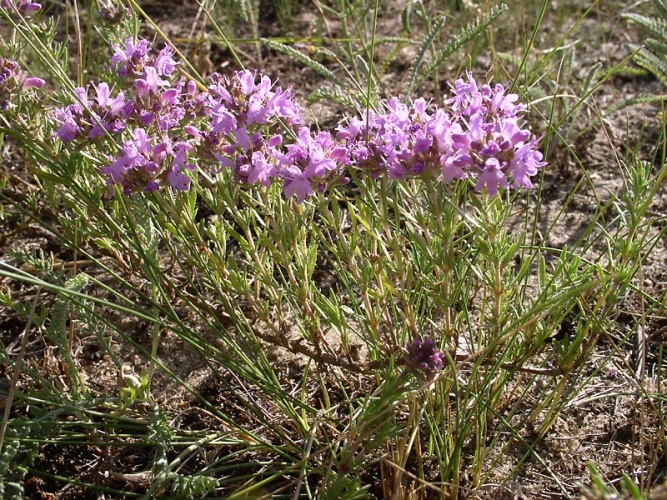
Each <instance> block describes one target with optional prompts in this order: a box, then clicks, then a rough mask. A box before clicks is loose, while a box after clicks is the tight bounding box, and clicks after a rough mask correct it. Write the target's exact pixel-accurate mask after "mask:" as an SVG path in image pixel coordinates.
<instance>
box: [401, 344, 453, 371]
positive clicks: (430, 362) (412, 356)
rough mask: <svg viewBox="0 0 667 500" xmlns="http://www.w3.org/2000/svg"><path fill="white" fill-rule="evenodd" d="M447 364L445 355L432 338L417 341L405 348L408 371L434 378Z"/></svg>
mask: <svg viewBox="0 0 667 500" xmlns="http://www.w3.org/2000/svg"><path fill="white" fill-rule="evenodd" d="M444 364H445V355H444V354H443V353H442V352H440V351H439V350H438V349H437V348H436V345H435V342H434V341H433V340H432V339H431V338H430V337H425V338H424V340H421V339H417V340H413V341H412V342H409V343H408V344H407V345H406V346H405V365H406V367H407V371H409V372H411V373H414V374H423V375H425V376H426V377H432V376H434V375H435V374H436V373H437V372H439V371H440V370H441V369H442V367H443V366H444Z"/></svg>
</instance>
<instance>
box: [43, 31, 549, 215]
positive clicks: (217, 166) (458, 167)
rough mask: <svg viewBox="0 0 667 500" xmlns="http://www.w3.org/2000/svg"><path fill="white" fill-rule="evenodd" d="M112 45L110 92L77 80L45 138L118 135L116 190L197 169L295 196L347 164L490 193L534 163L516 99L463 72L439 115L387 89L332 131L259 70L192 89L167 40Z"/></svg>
mask: <svg viewBox="0 0 667 500" xmlns="http://www.w3.org/2000/svg"><path fill="white" fill-rule="evenodd" d="M113 49H114V53H113V56H112V57H111V67H112V68H113V69H114V70H115V71H116V72H117V74H118V76H119V77H120V79H121V83H120V84H119V85H118V86H119V87H122V90H120V91H118V92H115V93H114V92H113V89H112V88H111V87H110V86H109V85H108V84H107V83H104V82H101V83H97V84H90V85H89V86H88V88H86V89H84V88H77V89H76V90H75V95H76V101H77V102H74V103H73V104H71V105H69V106H66V107H64V108H60V109H57V110H55V112H54V117H55V119H56V122H57V124H58V126H57V130H56V131H55V135H56V136H57V137H58V138H59V139H60V140H61V141H63V142H64V143H65V144H69V143H72V142H75V141H78V142H89V141H102V140H104V138H105V137H110V136H111V137H113V136H116V135H118V134H123V136H124V138H125V140H124V142H123V143H122V147H121V148H120V151H118V152H116V153H114V154H112V155H110V156H109V162H108V164H107V165H106V166H104V167H103V168H102V173H103V174H104V175H106V176H107V180H108V183H109V185H110V186H113V185H114V184H116V185H119V186H120V187H121V188H122V190H123V192H124V193H126V194H129V193H131V192H135V191H154V190H156V189H159V188H160V187H161V186H171V187H172V188H173V189H177V190H185V189H188V188H189V186H190V178H191V176H192V175H193V173H194V172H195V170H196V168H195V165H197V167H198V168H202V169H207V170H208V171H209V172H218V171H220V170H223V169H229V170H230V171H231V173H232V175H233V177H234V179H235V180H236V181H237V182H238V183H241V184H261V185H263V186H269V185H270V184H272V183H274V182H278V183H281V184H282V188H283V192H284V194H285V196H287V197H291V196H295V197H296V200H297V202H299V203H300V202H302V201H303V200H304V199H305V198H306V197H308V196H311V195H313V194H314V193H317V192H323V191H325V190H326V189H327V188H329V187H331V186H332V185H334V184H344V183H346V182H348V181H349V177H348V175H349V169H357V170H359V171H361V172H363V173H365V174H367V175H369V176H370V177H372V178H373V177H377V176H379V175H381V174H385V173H386V174H387V175H388V177H389V178H390V179H403V178H406V177H415V176H431V177H434V178H435V177H437V178H440V179H441V180H442V181H443V182H450V181H452V180H454V179H464V178H471V179H474V180H475V181H476V185H475V188H476V189H477V190H482V189H484V188H486V190H487V192H488V193H489V194H491V195H494V194H495V193H496V192H497V190H498V188H499V187H502V188H508V187H509V186H510V185H512V186H513V187H529V186H531V182H530V177H531V176H532V175H535V173H537V171H538V169H539V168H540V167H542V166H543V165H544V162H542V155H541V153H540V152H539V151H538V150H537V139H536V138H534V137H533V136H532V135H531V134H530V132H529V131H528V130H525V129H522V128H521V122H520V117H521V114H522V113H523V112H524V107H523V106H522V105H520V104H517V103H516V102H517V100H518V96H517V95H515V94H507V93H506V92H505V89H504V87H503V86H502V85H496V86H495V87H493V88H492V87H491V86H489V85H482V86H481V87H478V86H477V84H476V82H475V80H474V79H473V78H472V76H471V75H468V78H467V81H466V80H464V79H460V80H457V81H456V83H455V85H454V86H453V87H452V91H453V97H452V98H451V99H449V100H448V101H446V104H447V105H448V109H449V111H445V110H444V109H441V108H437V107H435V106H429V104H428V103H427V101H425V100H424V99H416V100H415V101H413V102H411V103H409V104H405V103H403V102H401V101H400V100H399V99H398V98H395V97H394V98H392V99H390V100H389V101H388V102H386V103H384V104H383V105H382V108H383V109H382V111H381V112H370V113H368V114H367V115H366V116H364V117H356V118H351V119H350V120H348V122H347V123H346V124H345V125H344V126H341V127H339V128H338V131H337V134H336V136H335V137H332V135H331V134H330V133H329V132H326V131H317V130H315V129H314V128H313V127H312V126H307V125H304V124H303V121H302V119H301V108H300V107H299V105H298V104H297V103H296V102H295V100H294V96H293V94H292V92H291V89H289V88H288V89H282V88H280V87H278V86H275V85H274V83H273V82H272V81H271V80H270V78H269V77H268V76H265V75H257V74H255V73H252V72H250V71H238V72H235V73H234V74H232V75H230V76H223V75H219V74H214V75H212V77H211V81H210V83H209V85H208V87H207V88H206V89H205V90H203V91H200V90H199V89H198V88H197V85H196V84H195V83H194V82H192V81H187V82H186V80H185V79H184V78H180V79H178V80H176V79H175V78H173V76H174V73H175V69H176V67H177V63H176V61H174V58H173V54H174V51H173V49H172V48H171V47H169V46H166V47H164V48H163V49H162V50H160V51H159V52H155V51H153V50H152V49H151V45H150V43H149V42H147V41H146V40H139V41H135V40H134V39H133V38H128V39H126V40H125V41H124V43H122V44H117V45H114V46H113ZM89 94H90V95H91V96H90V97H89Z"/></svg>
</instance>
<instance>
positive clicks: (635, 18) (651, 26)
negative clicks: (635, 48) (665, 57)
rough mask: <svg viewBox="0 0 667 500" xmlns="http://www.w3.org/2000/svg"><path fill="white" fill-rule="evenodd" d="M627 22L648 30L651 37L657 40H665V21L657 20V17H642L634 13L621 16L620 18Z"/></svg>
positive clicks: (666, 24) (666, 30)
mask: <svg viewBox="0 0 667 500" xmlns="http://www.w3.org/2000/svg"><path fill="white" fill-rule="evenodd" d="M622 17H623V18H625V19H628V20H629V21H632V22H633V23H635V24H636V25H637V26H641V27H642V28H644V29H646V30H648V32H649V33H650V35H651V36H653V37H654V38H657V39H659V40H667V19H659V18H657V17H648V16H642V15H641V14H636V13H634V12H629V13H627V14H623V16H622Z"/></svg>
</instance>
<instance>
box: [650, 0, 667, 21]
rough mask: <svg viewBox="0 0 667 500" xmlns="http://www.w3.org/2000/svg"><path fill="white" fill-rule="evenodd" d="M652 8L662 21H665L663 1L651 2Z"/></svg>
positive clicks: (665, 9) (666, 8)
mask: <svg viewBox="0 0 667 500" xmlns="http://www.w3.org/2000/svg"><path fill="white" fill-rule="evenodd" d="M653 6H654V7H655V10H657V11H658V13H659V14H660V16H662V18H663V19H667V2H665V0H653Z"/></svg>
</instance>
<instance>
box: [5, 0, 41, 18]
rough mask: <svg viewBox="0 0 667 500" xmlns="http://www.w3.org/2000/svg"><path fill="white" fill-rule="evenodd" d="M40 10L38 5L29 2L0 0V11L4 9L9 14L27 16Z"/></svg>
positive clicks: (27, 0)
mask: <svg viewBox="0 0 667 500" xmlns="http://www.w3.org/2000/svg"><path fill="white" fill-rule="evenodd" d="M41 8H42V6H41V5H40V4H38V3H36V2H32V1H31V0H0V9H6V10H7V12H9V13H10V14H17V13H18V14H19V15H21V16H29V15H31V14H34V13H35V12H37V11H38V10H40V9H41Z"/></svg>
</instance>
